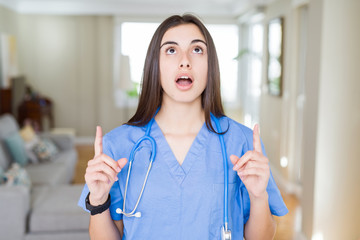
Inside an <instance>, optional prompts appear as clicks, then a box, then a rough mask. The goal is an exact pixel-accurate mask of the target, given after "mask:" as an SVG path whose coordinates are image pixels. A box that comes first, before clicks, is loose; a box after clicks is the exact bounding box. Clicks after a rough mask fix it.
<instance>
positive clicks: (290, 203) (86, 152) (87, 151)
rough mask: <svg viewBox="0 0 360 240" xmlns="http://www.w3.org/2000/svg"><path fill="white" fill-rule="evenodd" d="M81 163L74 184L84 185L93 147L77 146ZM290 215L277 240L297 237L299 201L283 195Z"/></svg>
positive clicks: (279, 226) (279, 221) (279, 220)
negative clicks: (296, 223) (296, 226)
mask: <svg viewBox="0 0 360 240" xmlns="http://www.w3.org/2000/svg"><path fill="white" fill-rule="evenodd" d="M76 148H77V151H78V154H79V161H78V164H77V167H76V173H75V178H74V183H84V175H85V169H86V166H87V161H88V160H89V159H92V158H93V156H94V149H93V146H91V145H80V146H77V147H76ZM283 198H284V201H285V204H286V206H287V207H288V209H289V213H288V214H287V215H286V216H283V217H275V220H276V222H277V231H276V235H275V240H292V239H294V235H295V221H296V209H297V208H298V207H299V200H298V199H297V198H296V197H295V196H293V195H283Z"/></svg>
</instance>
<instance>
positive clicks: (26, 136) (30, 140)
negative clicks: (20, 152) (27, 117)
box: [19, 124, 40, 163]
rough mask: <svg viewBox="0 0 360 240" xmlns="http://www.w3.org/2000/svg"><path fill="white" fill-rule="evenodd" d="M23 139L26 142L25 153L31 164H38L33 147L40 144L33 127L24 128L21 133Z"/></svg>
mask: <svg viewBox="0 0 360 240" xmlns="http://www.w3.org/2000/svg"><path fill="white" fill-rule="evenodd" d="M19 133H20V136H21V138H22V139H23V140H24V141H25V151H26V156H27V157H28V159H29V161H30V163H38V162H39V160H38V158H37V156H36V155H35V153H34V152H33V150H32V149H33V147H34V146H35V145H36V144H37V143H38V142H39V140H40V139H39V137H38V136H37V135H36V133H35V131H34V129H33V127H32V126H31V125H29V124H28V125H26V126H24V127H23V128H22V129H21V130H20V131H19Z"/></svg>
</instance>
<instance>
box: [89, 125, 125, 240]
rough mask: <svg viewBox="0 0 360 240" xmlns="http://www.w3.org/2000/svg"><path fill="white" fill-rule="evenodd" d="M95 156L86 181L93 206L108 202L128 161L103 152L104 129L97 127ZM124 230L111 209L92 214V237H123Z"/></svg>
mask: <svg viewBox="0 0 360 240" xmlns="http://www.w3.org/2000/svg"><path fill="white" fill-rule="evenodd" d="M94 150H95V156H94V159H91V160H89V162H88V166H87V168H86V173H85V181H86V184H87V186H88V188H89V191H90V195H89V203H90V205H92V206H99V205H102V204H104V203H105V202H106V200H107V199H108V197H109V193H110V189H111V187H112V185H113V184H114V182H115V181H117V180H118V179H117V174H118V173H119V172H120V171H121V169H122V168H123V167H124V166H125V164H126V163H127V159H126V158H122V159H120V160H118V161H115V160H113V159H112V158H111V157H109V156H108V155H106V154H104V153H103V147H102V129H101V127H99V126H98V127H97V128H96V137H95V143H94ZM122 232H123V224H122V221H115V222H114V221H113V220H112V218H111V215H110V210H109V209H107V210H105V211H104V212H102V213H99V214H96V215H91V217H90V225H89V234H90V238H91V239H114V240H115V239H116V240H118V239H121V237H122Z"/></svg>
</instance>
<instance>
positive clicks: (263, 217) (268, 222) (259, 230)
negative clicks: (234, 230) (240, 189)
mask: <svg viewBox="0 0 360 240" xmlns="http://www.w3.org/2000/svg"><path fill="white" fill-rule="evenodd" d="M250 206H251V208H250V217H249V220H248V221H247V223H246V224H245V230H244V237H245V239H246V240H249V239H250V240H251V239H262V240H263V239H264V240H266V239H273V238H274V235H275V232H276V222H275V220H274V218H273V217H272V215H271V212H270V208H269V202H268V195H267V194H266V195H265V196H263V197H259V198H256V197H250Z"/></svg>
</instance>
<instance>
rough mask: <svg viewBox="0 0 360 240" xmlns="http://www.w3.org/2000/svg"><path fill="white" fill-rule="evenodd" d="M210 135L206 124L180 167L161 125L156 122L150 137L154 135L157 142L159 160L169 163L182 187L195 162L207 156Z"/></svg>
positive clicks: (173, 174)
mask: <svg viewBox="0 0 360 240" xmlns="http://www.w3.org/2000/svg"><path fill="white" fill-rule="evenodd" d="M208 134H209V131H208V129H207V127H206V124H205V123H204V124H203V126H202V127H201V129H200V131H199V132H198V134H197V135H196V137H195V139H194V141H193V143H192V144H191V146H190V149H189V151H188V152H187V154H186V156H185V159H184V161H183V163H182V165H180V164H179V162H178V161H177V160H176V157H175V155H174V153H173V151H172V150H171V148H170V145H169V143H168V142H167V140H166V138H165V136H164V134H163V132H162V131H161V129H160V127H159V125H158V124H157V122H156V121H154V123H153V127H152V131H151V133H150V135H152V136H153V137H154V139H155V141H156V145H157V149H156V150H157V154H158V156H157V158H158V159H159V157H160V158H162V160H161V161H164V162H166V163H167V165H168V167H169V169H170V172H171V174H172V176H173V177H174V179H175V180H176V181H177V182H178V184H179V185H181V184H182V182H183V181H184V179H185V178H186V176H187V174H188V173H189V171H190V169H191V167H192V165H193V164H194V162H195V161H197V160H200V158H201V157H204V156H205V154H203V152H204V151H205V147H206V139H207V135H208ZM155 161H156V160H155Z"/></svg>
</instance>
